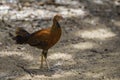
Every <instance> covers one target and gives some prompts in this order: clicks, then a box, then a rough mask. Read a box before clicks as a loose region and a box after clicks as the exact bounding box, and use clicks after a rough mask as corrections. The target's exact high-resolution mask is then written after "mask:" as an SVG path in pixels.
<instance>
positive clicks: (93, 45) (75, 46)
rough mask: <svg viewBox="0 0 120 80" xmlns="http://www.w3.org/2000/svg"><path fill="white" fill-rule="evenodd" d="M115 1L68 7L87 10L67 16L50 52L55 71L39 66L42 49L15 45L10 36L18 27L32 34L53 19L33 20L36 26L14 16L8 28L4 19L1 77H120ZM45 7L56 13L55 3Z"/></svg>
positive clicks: (83, 1)
mask: <svg viewBox="0 0 120 80" xmlns="http://www.w3.org/2000/svg"><path fill="white" fill-rule="evenodd" d="M76 1H77V0H76ZM115 1H117V0H111V1H108V0H92V1H91V0H79V1H78V2H79V3H78V4H79V5H78V6H77V7H76V6H74V7H73V6H71V5H72V4H71V5H70V6H67V7H66V8H68V11H69V9H70V8H73V9H74V8H75V9H82V10H84V11H85V12H87V13H86V14H85V15H84V16H82V15H71V14H70V15H68V16H67V15H66V18H65V20H63V21H62V22H61V23H60V24H61V26H62V30H63V33H62V37H61V40H60V41H59V42H58V43H57V44H56V45H55V46H54V47H53V48H51V49H50V50H49V54H48V60H49V63H50V66H51V70H47V68H46V66H45V67H44V68H43V69H39V66H40V55H41V50H40V49H37V48H34V47H31V46H29V45H18V44H15V41H13V40H12V39H11V36H10V34H11V33H12V34H14V31H15V28H16V27H21V26H22V27H24V28H25V29H26V30H28V31H29V32H31V33H32V32H34V31H36V30H38V29H41V28H45V27H48V26H50V25H51V24H52V21H51V19H40V18H39V20H36V21H33V22H32V23H33V24H34V26H35V27H31V25H30V23H29V22H25V21H20V20H14V19H13V20H12V19H10V20H9V21H8V23H9V24H11V25H12V27H8V26H6V25H4V24H3V23H2V22H1V21H0V25H1V26H0V28H1V29H0V80H119V79H120V6H119V5H118V4H116V2H115ZM81 5H82V7H81ZM44 7H46V8H49V9H51V12H52V10H53V12H54V8H53V5H49V6H44ZM50 7H51V8H50ZM58 8H59V6H58ZM55 13H57V12H54V14H55ZM68 13H69V12H68ZM44 16H46V15H44ZM51 17H52V16H51Z"/></svg>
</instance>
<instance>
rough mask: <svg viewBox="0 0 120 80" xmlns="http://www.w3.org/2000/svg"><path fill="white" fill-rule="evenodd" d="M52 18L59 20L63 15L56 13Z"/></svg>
mask: <svg viewBox="0 0 120 80" xmlns="http://www.w3.org/2000/svg"><path fill="white" fill-rule="evenodd" d="M54 19H55V20H57V21H60V20H62V19H63V17H62V15H60V14H57V15H55V16H54Z"/></svg>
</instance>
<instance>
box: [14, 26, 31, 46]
mask: <svg viewBox="0 0 120 80" xmlns="http://www.w3.org/2000/svg"><path fill="white" fill-rule="evenodd" d="M29 37H30V33H28V32H27V31H26V30H24V29H23V28H21V27H19V28H17V29H16V36H15V37H14V40H16V43H17V44H25V43H27V41H28V39H29Z"/></svg>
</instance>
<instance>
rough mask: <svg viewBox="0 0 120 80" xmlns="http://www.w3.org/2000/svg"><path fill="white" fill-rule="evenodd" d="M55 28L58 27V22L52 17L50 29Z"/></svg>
mask: <svg viewBox="0 0 120 80" xmlns="http://www.w3.org/2000/svg"><path fill="white" fill-rule="evenodd" d="M57 28H60V24H59V23H58V21H57V20H56V19H53V25H52V29H57Z"/></svg>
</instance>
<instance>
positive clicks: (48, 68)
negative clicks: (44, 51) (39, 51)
mask: <svg viewBox="0 0 120 80" xmlns="http://www.w3.org/2000/svg"><path fill="white" fill-rule="evenodd" d="M45 62H46V65H47V68H48V69H50V66H49V63H48V60H47V58H45Z"/></svg>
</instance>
